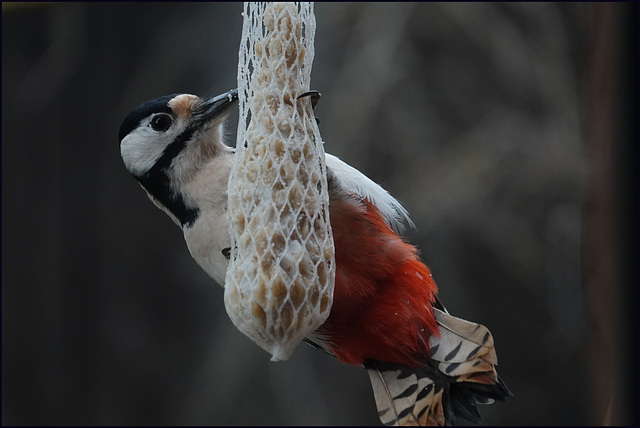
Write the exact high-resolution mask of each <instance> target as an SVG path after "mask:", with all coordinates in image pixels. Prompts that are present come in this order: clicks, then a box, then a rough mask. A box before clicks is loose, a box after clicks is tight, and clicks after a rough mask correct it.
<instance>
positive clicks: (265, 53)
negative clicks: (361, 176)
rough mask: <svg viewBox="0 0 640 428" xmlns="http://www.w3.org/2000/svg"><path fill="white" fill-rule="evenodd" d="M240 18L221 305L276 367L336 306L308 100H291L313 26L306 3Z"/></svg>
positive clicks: (322, 172) (303, 73) (249, 8)
mask: <svg viewBox="0 0 640 428" xmlns="http://www.w3.org/2000/svg"><path fill="white" fill-rule="evenodd" d="M243 17H244V24H243V31H242V41H241V44H240V55H239V57H240V58H239V65H238V93H239V102H240V123H239V126H238V140H237V145H236V150H237V153H236V157H235V164H234V166H233V169H232V171H231V176H230V177H229V206H228V209H229V219H230V233H231V238H232V242H233V246H232V251H231V262H230V265H229V269H228V270H227V276H226V285H225V294H224V301H225V307H226V309H227V313H228V314H229V317H230V318H231V320H232V321H233V323H234V324H235V325H236V327H237V328H238V329H239V330H240V331H242V332H243V333H244V334H245V335H247V336H248V337H250V338H251V339H252V340H253V341H254V342H256V343H257V344H258V345H260V346H261V347H262V348H264V349H265V350H267V351H268V352H270V353H271V354H272V360H274V361H277V360H284V359H287V358H288V357H289V355H290V354H291V353H292V352H293V350H294V348H295V347H296V345H297V344H298V343H300V341H301V340H302V339H303V338H304V337H305V336H306V335H308V334H309V333H311V332H312V331H314V330H315V329H316V328H318V327H319V326H320V325H321V324H322V323H323V322H324V321H325V320H326V319H327V317H328V316H329V311H330V309H331V303H332V301H333V283H334V276H335V263H334V262H333V257H334V248H333V237H332V234H331V228H330V224H329V211H328V207H329V197H328V191H327V180H326V166H325V159H324V151H323V147H322V144H323V143H322V140H321V138H320V134H319V131H318V127H317V124H316V122H315V118H314V115H313V110H312V107H311V102H310V98H308V97H305V98H300V99H297V97H298V96H299V95H301V94H303V93H304V92H306V91H308V90H309V81H310V74H311V64H312V61H313V38H314V34H315V17H314V15H313V5H312V4H310V3H300V4H297V3H267V4H265V3H245V9H244V13H243Z"/></svg>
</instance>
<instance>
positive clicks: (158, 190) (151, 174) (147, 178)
mask: <svg viewBox="0 0 640 428" xmlns="http://www.w3.org/2000/svg"><path fill="white" fill-rule="evenodd" d="M194 132H195V128H192V127H190V128H187V129H186V130H185V131H184V132H182V133H181V134H180V135H178V136H177V137H176V139H175V140H174V141H173V142H172V143H171V144H170V145H169V146H167V148H166V149H165V150H164V152H163V153H162V156H161V157H160V159H158V161H157V162H156V163H155V165H153V168H151V169H150V170H149V171H148V172H147V173H145V174H144V175H142V176H141V177H136V178H137V179H138V181H139V182H140V184H142V186H144V188H145V189H147V191H148V192H149V193H150V194H151V195H152V196H153V197H154V198H156V199H157V200H158V201H159V202H160V203H161V204H162V205H164V206H165V207H166V208H167V209H168V210H169V211H171V213H173V215H175V216H176V218H177V219H178V220H179V221H180V224H181V225H182V226H191V225H192V224H193V223H194V222H195V220H196V219H197V218H198V213H199V210H198V209H197V208H192V207H188V206H187V205H186V203H185V201H184V198H183V197H182V195H181V194H180V193H178V192H176V191H175V190H173V189H172V188H171V185H170V183H171V180H170V178H169V170H170V168H171V162H172V161H173V159H175V158H176V156H178V155H179V154H180V152H181V151H182V150H183V149H184V148H185V146H186V145H187V141H189V140H190V139H191V137H193V134H194Z"/></svg>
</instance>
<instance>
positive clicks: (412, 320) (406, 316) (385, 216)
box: [119, 90, 512, 425]
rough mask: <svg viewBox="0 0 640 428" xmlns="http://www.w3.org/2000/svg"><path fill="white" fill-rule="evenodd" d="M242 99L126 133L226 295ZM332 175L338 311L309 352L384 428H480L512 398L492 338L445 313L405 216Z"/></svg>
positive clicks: (357, 181)
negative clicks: (324, 356)
mask: <svg viewBox="0 0 640 428" xmlns="http://www.w3.org/2000/svg"><path fill="white" fill-rule="evenodd" d="M309 95H311V96H312V97H313V100H312V101H315V102H317V100H318V99H319V93H316V92H315V91H312V92H311V93H305V94H303V95H302V96H309ZM302 96H301V97H302ZM299 98H300V97H299ZM237 99H238V93H237V90H231V91H229V92H226V93H223V94H221V95H219V96H217V97H214V98H210V99H202V98H199V97H197V96H195V95H190V94H173V95H167V96H164V97H160V98H156V99H153V100H150V101H147V102H145V103H143V104H141V105H139V106H138V107H136V108H135V109H133V110H132V111H131V112H130V113H129V114H128V115H127V116H126V118H125V119H124V121H123V122H122V125H121V127H120V131H119V141H120V152H121V155H122V159H123V161H124V164H125V166H126V168H127V170H128V171H129V172H130V173H131V174H132V175H133V176H134V177H135V178H136V180H137V181H138V182H139V184H140V185H141V186H142V188H143V189H144V190H145V191H146V192H147V195H148V197H149V198H150V199H151V200H152V201H153V202H154V204H155V205H156V206H158V208H160V209H161V210H163V211H164V212H165V213H167V214H168V215H169V217H171V219H172V220H173V221H174V222H175V223H176V224H177V225H178V226H179V227H180V228H181V229H182V231H183V233H184V238H185V241H186V244H187V248H188V249H189V252H190V254H191V256H192V257H193V258H194V259H195V261H196V262H197V263H198V265H199V266H200V267H201V268H202V269H203V270H204V271H205V272H206V273H207V274H208V275H209V276H210V277H211V278H212V279H213V280H214V281H216V282H217V283H218V284H220V285H222V286H224V280H225V274H226V270H227V266H228V258H229V248H230V246H231V238H230V236H229V232H228V215H227V203H226V201H227V183H228V178H229V174H230V171H231V167H232V163H233V157H234V149H233V148H231V147H229V146H228V145H226V144H225V141H224V138H223V136H224V126H225V121H226V118H227V116H228V113H229V111H230V109H231V108H232V106H233V105H234V104H235V102H236V101H237ZM326 164H327V183H328V188H329V201H330V202H329V214H330V222H331V228H332V231H333V238H334V246H335V262H336V276H335V289H334V300H333V305H332V308H331V313H330V315H329V318H328V319H327V321H326V322H325V323H324V324H323V325H322V326H321V327H320V328H319V329H318V330H316V331H315V332H314V333H313V334H311V335H310V336H309V337H307V339H306V341H307V342H308V343H310V344H312V345H314V346H315V347H317V348H318V349H321V350H323V351H325V352H327V353H329V354H331V355H334V356H335V357H337V359H338V360H339V361H341V362H343V363H346V364H351V365H355V366H360V367H364V368H365V369H366V370H367V371H368V373H369V376H370V380H371V385H372V388H373V392H374V398H375V401H376V405H377V408H378V415H379V417H380V420H381V422H382V423H383V424H385V425H450V424H453V423H454V422H455V420H456V418H457V417H462V418H465V419H467V420H469V421H471V422H474V423H479V422H481V421H482V418H481V416H480V413H479V411H478V409H477V407H476V405H477V404H478V403H480V404H489V403H492V402H493V401H494V400H504V399H505V398H506V397H508V396H511V395H512V394H511V392H510V391H509V389H508V388H507V386H506V385H505V383H504V382H503V381H502V380H501V379H500V377H499V376H498V374H497V372H496V365H497V358H496V353H495V349H494V345H493V338H492V336H491V333H490V332H489V330H487V328H486V327H484V326H482V325H479V324H475V323H472V322H469V321H465V320H462V319H460V318H456V317H454V316H452V315H450V314H449V313H448V312H447V310H446V309H445V307H444V306H443V305H442V303H441V302H440V300H439V298H438V294H437V293H438V291H437V287H436V284H435V282H434V280H433V277H432V275H431V272H430V270H429V268H428V267H427V266H426V265H425V264H424V263H423V262H422V261H421V260H420V258H419V255H418V252H417V250H416V248H415V247H414V246H412V245H411V244H409V243H408V242H406V240H405V238H403V236H402V233H403V231H404V225H405V224H409V225H412V222H411V220H410V218H409V215H408V213H407V211H406V210H405V209H404V208H403V207H402V205H401V204H400V203H399V202H398V201H397V200H396V199H395V198H393V197H392V196H391V195H390V194H389V193H388V192H387V191H386V190H384V189H383V188H382V187H380V186H379V185H378V184H376V183H375V182H373V181H372V180H371V179H369V178H368V177H366V176H365V175H364V174H362V173H361V172H360V171H358V170H357V169H355V168H353V167H351V166H349V165H347V164H346V163H345V162H343V161H341V160H340V159H338V158H337V157H335V156H332V155H330V154H326Z"/></svg>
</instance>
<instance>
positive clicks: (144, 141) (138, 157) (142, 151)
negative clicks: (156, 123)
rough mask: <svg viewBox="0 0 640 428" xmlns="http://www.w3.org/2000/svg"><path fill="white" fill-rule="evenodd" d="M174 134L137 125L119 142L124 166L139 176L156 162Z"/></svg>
mask: <svg viewBox="0 0 640 428" xmlns="http://www.w3.org/2000/svg"><path fill="white" fill-rule="evenodd" d="M174 135H175V136H177V135H178V134H177V133H175V132H172V133H171V134H169V133H165V134H158V132H155V131H154V130H152V129H151V128H150V127H148V126H145V127H139V128H138V129H136V130H134V131H133V132H131V133H130V134H129V135H127V136H126V137H125V138H123V140H122V142H121V143H120V154H121V155H122V160H123V161H124V164H125V166H126V167H127V169H128V170H129V172H131V173H132V174H134V175H136V176H141V175H143V174H144V173H146V172H148V171H149V170H150V169H151V168H153V166H154V165H155V164H156V162H157V161H158V159H160V157H161V156H162V154H163V153H164V150H165V149H166V148H167V147H168V146H169V145H170V144H171V142H172V141H173V140H174Z"/></svg>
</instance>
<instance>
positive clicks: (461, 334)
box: [365, 308, 512, 425]
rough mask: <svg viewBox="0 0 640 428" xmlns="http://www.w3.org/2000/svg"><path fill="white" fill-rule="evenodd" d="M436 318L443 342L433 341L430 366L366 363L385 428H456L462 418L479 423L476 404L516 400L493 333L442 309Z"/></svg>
mask: <svg viewBox="0 0 640 428" xmlns="http://www.w3.org/2000/svg"><path fill="white" fill-rule="evenodd" d="M433 312H434V315H435V319H436V322H437V323H438V327H439V330H440V336H439V337H437V336H432V337H431V339H430V341H429V348H430V355H429V357H428V359H427V360H426V362H425V365H424V366H421V367H407V366H403V365H400V364H394V363H386V362H380V361H367V362H365V368H366V369H367V371H368V373H369V377H370V379H371V386H372V387H373V393H374V396H375V400H376V405H377V407H378V415H379V416H380V420H381V421H382V423H383V424H384V425H451V424H453V423H454V422H455V419H456V417H462V418H465V419H467V420H469V421H471V422H474V423H479V422H481V421H482V417H481V416H480V413H479V412H478V409H477V408H476V404H491V403H493V401H494V400H504V398H505V397H507V396H510V395H512V394H511V392H510V391H509V389H508V388H507V387H506V385H505V384H504V383H503V382H502V380H501V379H500V378H499V377H498V374H497V373H496V368H495V366H496V365H497V362H498V361H497V357H496V352H495V349H494V346H493V337H492V336H491V333H490V332H489V330H488V329H487V328H486V327H484V326H482V325H479V324H475V323H472V322H469V321H465V320H463V319H460V318H456V317H453V316H451V315H449V314H448V313H446V312H443V311H440V310H439V309H437V308H433Z"/></svg>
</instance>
